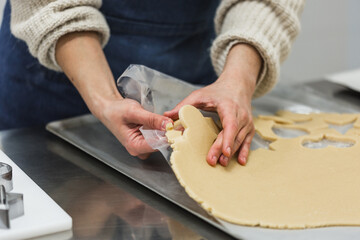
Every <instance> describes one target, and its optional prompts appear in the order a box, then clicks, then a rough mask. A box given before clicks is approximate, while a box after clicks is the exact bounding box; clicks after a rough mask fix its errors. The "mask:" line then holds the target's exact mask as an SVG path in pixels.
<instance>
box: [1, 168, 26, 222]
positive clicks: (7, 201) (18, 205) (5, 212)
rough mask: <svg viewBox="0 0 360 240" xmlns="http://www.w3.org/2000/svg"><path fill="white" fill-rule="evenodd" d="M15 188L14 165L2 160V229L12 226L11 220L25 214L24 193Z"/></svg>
mask: <svg viewBox="0 0 360 240" xmlns="http://www.w3.org/2000/svg"><path fill="white" fill-rule="evenodd" d="M12 189H13V181H12V167H11V166H10V165H8V164H6V163H2V162H0V229H1V228H10V220H11V219H14V218H17V217H20V216H22V215H24V199H23V194H20V193H10V191H11V190H12Z"/></svg>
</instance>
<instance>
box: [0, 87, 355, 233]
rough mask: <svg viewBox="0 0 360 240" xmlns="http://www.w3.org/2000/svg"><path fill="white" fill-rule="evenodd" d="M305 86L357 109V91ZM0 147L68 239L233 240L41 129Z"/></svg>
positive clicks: (6, 138)
mask: <svg viewBox="0 0 360 240" xmlns="http://www.w3.org/2000/svg"><path fill="white" fill-rule="evenodd" d="M310 86H311V87H312V88H314V89H316V90H320V91H321V94H325V95H326V96H327V97H331V98H332V99H334V101H335V100H336V101H341V102H342V103H344V104H345V105H344V106H346V104H351V105H352V106H354V105H355V106H359V111H360V97H359V94H358V93H355V92H352V91H350V90H347V89H345V88H343V87H339V86H338V85H335V84H329V83H327V82H315V83H312V84H310ZM0 149H1V150H3V151H4V152H5V153H6V154H7V155H8V156H9V157H10V158H11V159H12V160H13V161H14V162H15V163H16V164H17V165H18V166H19V167H20V168H21V169H22V170H23V171H24V172H25V173H27V174H28V175H29V176H30V177H31V178H32V179H33V180H34V181H35V182H36V183H37V184H38V185H39V186H40V187H41V188H42V189H43V190H44V191H45V192H46V193H47V194H49V195H50V197H52V198H53V199H54V200H55V201H56V202H57V203H58V204H59V205H60V206H61V207H62V208H63V209H64V210H65V211H66V212H67V213H68V214H69V215H70V216H71V217H72V218H73V239H172V238H177V237H179V239H189V238H190V236H192V237H194V239H201V237H200V236H202V238H206V239H232V238H231V237H230V236H228V235H227V234H225V233H224V232H222V231H220V230H218V229H216V228H215V227H212V226H211V225H210V224H208V223H206V222H204V221H203V220H201V219H199V218H197V217H196V216H194V215H192V214H191V213H189V212H187V211H185V210H183V209H181V208H180V207H178V206H176V205H174V204H172V203H171V202H169V201H167V200H165V199H164V198H162V197H160V196H159V195H157V194H156V193H153V192H152V191H150V190H148V189H147V188H145V187H143V186H141V185H140V184H138V183H136V182H134V181H133V180H131V179H129V178H127V177H125V176H124V175H122V174H121V173H119V172H117V171H116V170H113V169H112V168H110V167H108V166H106V165H105V164H103V163H101V162H99V161H98V160H96V159H95V158H93V157H91V156H89V155H87V154H86V153H84V152H82V151H81V150H79V149H78V148H76V147H74V146H73V145H71V144H69V143H67V142H65V141H63V140H61V139H60V138H58V137H56V136H54V135H52V134H50V133H48V132H47V131H46V130H45V128H44V127H38V128H31V129H16V130H7V131H1V132H0Z"/></svg>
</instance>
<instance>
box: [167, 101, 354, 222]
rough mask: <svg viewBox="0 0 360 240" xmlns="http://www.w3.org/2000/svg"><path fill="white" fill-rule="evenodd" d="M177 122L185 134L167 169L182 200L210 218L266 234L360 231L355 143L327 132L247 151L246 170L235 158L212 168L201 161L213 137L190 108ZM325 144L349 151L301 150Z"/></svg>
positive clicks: (175, 144) (348, 137) (174, 144)
mask: <svg viewBox="0 0 360 240" xmlns="http://www.w3.org/2000/svg"><path fill="white" fill-rule="evenodd" d="M179 117H180V121H181V123H182V125H183V126H184V128H185V131H184V133H183V135H182V136H178V137H175V138H173V139H171V137H169V141H170V142H172V148H173V153H172V155H171V165H172V168H173V170H174V172H175V174H176V177H177V178H178V180H179V182H180V183H181V185H182V186H183V187H184V188H185V190H186V192H187V193H188V194H189V195H190V196H191V197H192V198H193V199H195V200H196V201H197V202H198V203H200V204H201V206H202V207H203V208H204V209H206V210H207V211H208V212H209V213H211V214H212V215H214V216H215V217H218V218H221V219H223V220H225V221H228V222H232V223H235V224H241V225H249V226H261V227H270V228H291V229H294V228H306V227H322V226H345V225H346V226H354V225H357V226H358V225H360V207H358V206H359V202H360V191H357V186H359V185H360V174H359V171H360V161H359V153H360V144H359V140H360V139H359V137H357V136H355V135H352V134H349V135H346V136H345V135H340V134H339V133H334V132H332V131H334V130H333V129H332V130H331V131H330V132H329V133H325V134H324V133H313V134H311V135H307V136H302V137H297V138H292V139H281V138H279V139H277V140H276V141H274V142H273V143H271V144H270V146H269V148H270V149H262V148H260V149H257V150H255V151H251V152H250V155H249V159H248V163H247V165H246V166H241V165H240V164H238V162H237V161H236V159H235V158H232V159H230V161H229V165H228V166H227V167H222V166H220V165H216V166H215V167H212V166H209V165H208V164H207V162H206V155H207V153H208V151H209V149H210V147H211V145H212V143H213V141H214V140H215V139H216V136H217V133H218V131H217V130H216V129H214V128H212V127H211V126H210V125H209V124H208V123H207V122H206V120H205V119H204V118H203V116H202V115H201V114H200V112H199V111H198V110H197V109H196V108H194V107H191V106H184V107H183V108H181V109H180V112H179ZM264 121H266V120H264ZM171 131H173V130H169V132H171ZM318 131H319V130H318ZM169 132H168V133H169ZM169 134H170V133H169ZM169 134H168V136H170V135H169ZM324 138H326V139H329V140H333V141H340V142H353V143H354V145H353V146H352V147H349V148H335V147H332V146H329V147H326V148H322V149H311V148H306V147H304V146H303V145H302V143H303V142H304V141H313V142H316V141H321V140H322V139H324Z"/></svg>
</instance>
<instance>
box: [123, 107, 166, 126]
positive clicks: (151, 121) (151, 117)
mask: <svg viewBox="0 0 360 240" xmlns="http://www.w3.org/2000/svg"><path fill="white" fill-rule="evenodd" d="M126 120H127V121H128V122H129V123H135V124H139V125H143V126H144V127H145V128H149V129H158V130H163V131H165V130H166V124H168V123H172V120H171V119H170V118H168V117H165V116H162V115H159V114H155V113H152V112H149V111H146V110H145V109H143V108H138V109H136V110H134V111H131V112H129V113H128V115H127V116H126Z"/></svg>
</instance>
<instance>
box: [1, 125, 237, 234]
mask: <svg viewBox="0 0 360 240" xmlns="http://www.w3.org/2000/svg"><path fill="white" fill-rule="evenodd" d="M0 149H1V150H2V151H4V152H5V153H6V154H7V155H8V156H9V157H10V158H11V159H12V160H13V161H14V162H15V163H16V164H17V165H18V166H19V167H20V168H21V169H22V170H23V171H24V172H25V173H26V174H27V175H29V176H30V178H32V179H33V180H34V181H35V183H37V184H38V185H39V186H40V187H41V188H42V189H43V190H44V191H45V192H46V193H47V194H48V195H49V196H50V197H51V198H53V199H54V200H55V202H57V203H58V204H59V205H60V206H61V207H62V208H63V209H64V210H65V211H66V212H67V213H68V214H69V215H70V216H71V217H72V219H73V233H72V235H73V238H72V239H154V240H156V239H173V238H176V236H181V237H184V236H188V237H194V239H201V237H200V236H202V237H203V238H206V239H232V238H231V237H230V236H228V235H227V234H225V233H223V232H222V231H220V230H218V229H216V228H215V227H213V226H211V225H209V224H208V223H206V222H204V221H203V220H201V219H199V218H197V217H195V216H194V215H192V214H190V213H188V212H187V211H185V210H183V209H182V208H180V207H178V206H176V205H175V204H172V203H171V202H169V201H167V200H166V199H164V198H162V197H160V196H159V195H157V194H156V193H153V192H152V191H150V190H148V189H146V188H145V187H143V186H141V185H140V184H138V183H136V182H134V181H133V180H131V179H129V178H127V177H125V176H124V175H122V174H121V173H119V172H117V171H116V170H113V169H112V168H110V167H108V166H106V165H105V164H103V163H101V162H99V161H98V160H97V159H95V158H93V157H91V156H89V155H87V154H86V153H84V152H82V151H81V150H79V149H77V148H76V147H74V146H72V145H71V144H69V143H67V142H65V141H63V140H62V139H60V138H58V137H56V136H54V135H52V134H51V133H48V132H47V131H46V130H45V128H44V127H39V128H31V129H16V130H7V131H1V132H0ZM24 197H25V201H26V196H24Z"/></svg>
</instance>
